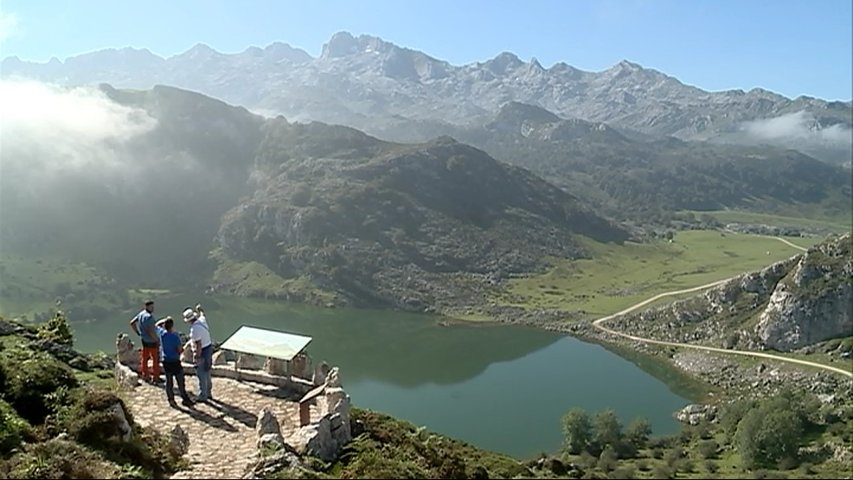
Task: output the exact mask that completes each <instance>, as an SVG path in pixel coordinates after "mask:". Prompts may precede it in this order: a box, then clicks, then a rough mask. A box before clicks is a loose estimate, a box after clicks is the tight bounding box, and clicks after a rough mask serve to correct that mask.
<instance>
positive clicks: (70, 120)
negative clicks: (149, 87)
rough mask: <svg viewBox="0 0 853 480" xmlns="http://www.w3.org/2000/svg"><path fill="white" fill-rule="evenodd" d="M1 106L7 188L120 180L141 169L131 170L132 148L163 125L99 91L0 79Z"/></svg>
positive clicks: (0, 151) (0, 153)
mask: <svg viewBox="0 0 853 480" xmlns="http://www.w3.org/2000/svg"><path fill="white" fill-rule="evenodd" d="M0 105H2V106H3V108H2V109H0V175H2V176H3V177H4V178H3V179H2V180H3V184H5V185H6V186H9V185H10V184H17V185H18V186H20V182H28V181H30V180H34V179H38V180H39V181H38V182H33V184H35V183H38V184H45V183H52V182H51V181H52V180H61V179H63V178H68V176H76V177H87V178H90V179H97V178H110V179H112V180H113V181H120V178H122V177H127V176H128V175H130V174H132V172H133V171H135V170H136V169H135V168H129V167H133V166H134V165H135V163H136V162H134V160H133V156H132V155H130V154H128V149H127V147H128V145H129V144H130V142H132V141H133V139H135V138H136V137H138V136H140V135H143V134H145V133H146V132H149V131H151V130H152V129H153V128H154V127H155V126H156V124H157V122H156V120H154V119H153V118H151V117H150V116H149V115H148V114H147V113H146V112H144V111H142V110H139V109H134V108H129V107H126V106H123V105H119V104H117V103H115V102H113V101H112V100H110V99H109V98H108V97H107V96H106V95H105V94H104V93H103V92H101V91H100V90H98V89H97V88H93V87H79V88H66V87H58V86H54V85H48V84H44V83H39V82H34V81H18V80H0ZM10 182H12V183H10ZM32 190H33V189H32V188H31V191H32ZM39 190H40V189H39Z"/></svg>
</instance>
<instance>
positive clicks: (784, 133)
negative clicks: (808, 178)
mask: <svg viewBox="0 0 853 480" xmlns="http://www.w3.org/2000/svg"><path fill="white" fill-rule="evenodd" d="M742 129H743V131H745V132H746V133H748V134H749V135H751V136H752V137H754V138H756V139H757V140H771V141H772V140H785V141H804V142H815V143H819V144H830V145H833V146H837V147H849V145H850V143H851V141H853V132H851V130H850V127H848V126H845V125H842V124H835V125H831V126H829V127H824V126H820V125H819V124H818V122H817V121H816V119H815V117H814V116H813V115H812V114H810V113H808V112H805V111H800V112H796V113H789V114H786V115H782V116H779V117H774V118H764V119H758V120H753V121H749V122H744V123H743V124H742Z"/></svg>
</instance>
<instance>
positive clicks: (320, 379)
mask: <svg viewBox="0 0 853 480" xmlns="http://www.w3.org/2000/svg"><path fill="white" fill-rule="evenodd" d="M328 374H329V364H328V363H326V362H321V363H320V365H317V368H315V369H314V378H313V379H312V381H313V383H314V385H318V386H319V385H323V384H324V383H326V375H328Z"/></svg>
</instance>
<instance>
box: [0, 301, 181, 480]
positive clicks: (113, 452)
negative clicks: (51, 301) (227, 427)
mask: <svg viewBox="0 0 853 480" xmlns="http://www.w3.org/2000/svg"><path fill="white" fill-rule="evenodd" d="M72 342H73V339H72V338H71V335H70V331H69V327H68V325H67V323H65V320H64V318H63V317H62V315H61V314H59V315H57V316H56V318H54V319H53V320H51V321H50V322H48V323H46V324H42V325H21V324H17V323H12V322H6V321H4V320H3V319H2V318H0V478H22V479H29V478H32V479H36V478H168V477H169V476H170V475H171V474H172V473H174V472H175V471H177V470H178V469H180V468H182V466H184V464H185V460H184V458H183V455H184V453H185V452H186V444H185V443H181V442H177V441H175V440H172V439H170V438H168V437H166V436H163V435H160V434H158V433H157V432H156V431H153V430H148V429H145V428H143V427H141V426H140V425H139V424H137V423H135V422H134V419H133V415H132V414H131V413H130V411H129V409H128V408H127V406H126V405H125V403H124V401H123V400H122V399H121V398H120V397H119V396H118V395H116V390H115V384H114V381H113V380H112V378H113V373H112V363H113V361H112V360H111V359H108V358H105V357H104V356H103V355H100V356H91V355H83V354H80V353H78V352H76V351H75V350H74V349H73V348H72V347H71V345H72Z"/></svg>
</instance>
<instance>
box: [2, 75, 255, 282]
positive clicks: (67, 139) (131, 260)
mask: <svg viewBox="0 0 853 480" xmlns="http://www.w3.org/2000/svg"><path fill="white" fill-rule="evenodd" d="M116 92H117V91H115V90H112V89H110V88H109V87H71V88H69V87H59V86H55V85H49V84H44V83H39V82H33V81H7V80H4V81H0V104H2V105H3V108H2V110H0V248H2V253H22V254H38V255H42V254H54V255H61V256H63V257H67V258H73V259H77V260H82V261H87V262H90V263H93V264H97V265H100V266H103V267H105V268H107V269H109V270H110V271H111V273H114V274H116V275H118V276H124V277H130V278H137V279H143V280H144V281H150V282H153V283H158V282H161V281H165V279H169V278H171V279H174V278H176V277H180V276H183V277H192V276H193V275H192V274H190V273H188V272H189V271H190V270H192V271H197V270H198V269H199V268H200V265H201V264H203V263H204V262H205V259H206V256H207V252H208V251H209V250H210V246H211V244H212V241H213V237H214V236H215V233H216V231H217V228H218V222H219V217H220V216H221V215H222V214H223V213H224V212H225V211H226V210H227V209H228V208H230V207H231V206H233V204H234V200H235V199H236V198H237V196H238V195H239V194H240V193H242V191H243V190H244V187H245V179H244V178H241V177H240V176H239V175H237V176H235V175H234V174H233V172H234V171H246V170H247V166H248V165H249V164H250V161H251V152H246V154H245V155H240V154H239V152H238V153H236V154H235V150H234V148H233V145H232V144H233V143H234V142H233V141H231V140H228V139H225V138H223V136H222V135H213V134H211V132H210V130H209V129H208V128H207V127H206V126H205V125H206V124H205V121H208V119H206V118H204V116H203V115H198V116H197V117H194V116H193V115H191V114H189V113H191V112H180V113H179V114H176V113H175V112H173V111H171V110H169V109H164V108H162V105H163V104H165V103H167V102H164V101H163V100H162V99H161V98H158V95H160V94H159V93H157V92H156V91H148V92H131V93H128V94H127V95H126V97H121V98H120V100H118V101H117V100H116V99H114V98H113V97H112V96H111V95H110V93H113V94H115V93H116ZM216 121H217V122H220V123H223V128H224V129H225V130H229V131H230V130H234V129H233V128H230V125H228V123H227V118H226V119H221V118H220V119H216ZM223 146H224V147H223ZM229 147H232V148H231V149H230V150H229ZM217 151H223V152H227V153H223V154H221V155H220V156H227V157H228V158H227V160H228V161H229V162H231V165H232V166H236V170H235V169H234V168H232V169H231V170H229V171H225V170H224V169H223V168H222V165H223V164H224V163H225V162H224V160H223V159H222V158H215V157H216V152H217ZM234 157H236V158H234Z"/></svg>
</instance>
